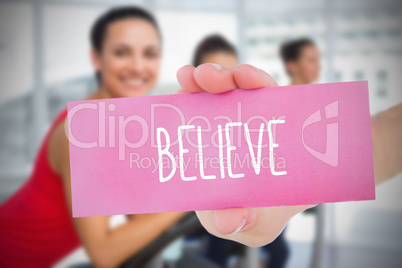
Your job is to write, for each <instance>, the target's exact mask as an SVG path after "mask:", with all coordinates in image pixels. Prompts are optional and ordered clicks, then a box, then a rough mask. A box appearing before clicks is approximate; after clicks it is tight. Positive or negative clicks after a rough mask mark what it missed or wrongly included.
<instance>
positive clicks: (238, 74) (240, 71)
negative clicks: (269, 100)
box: [233, 64, 278, 89]
mask: <svg viewBox="0 0 402 268" xmlns="http://www.w3.org/2000/svg"><path fill="white" fill-rule="evenodd" d="M233 76H234V80H235V81H236V84H237V85H238V86H239V88H242V89H252V88H260V87H269V86H277V85H278V84H277V83H276V81H275V80H274V79H273V78H272V77H271V76H270V75H269V74H267V73H266V72H264V71H263V70H260V69H258V68H256V67H254V66H252V65H248V64H241V65H239V66H237V68H236V70H235V71H234V73H233Z"/></svg>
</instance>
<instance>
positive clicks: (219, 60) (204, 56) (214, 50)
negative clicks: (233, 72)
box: [193, 34, 238, 69]
mask: <svg viewBox="0 0 402 268" xmlns="http://www.w3.org/2000/svg"><path fill="white" fill-rule="evenodd" d="M203 63H214V64H219V65H223V66H226V67H229V68H232V69H236V66H237V65H238V58H237V52H236V48H235V47H234V46H233V45H232V44H231V43H230V42H229V41H228V40H226V39H225V38H224V37H223V36H221V35H219V34H212V35H209V36H207V37H205V38H204V39H203V40H201V42H200V43H199V44H198V45H197V47H196V50H195V53H194V58H193V66H195V67H197V66H198V65H201V64H203Z"/></svg>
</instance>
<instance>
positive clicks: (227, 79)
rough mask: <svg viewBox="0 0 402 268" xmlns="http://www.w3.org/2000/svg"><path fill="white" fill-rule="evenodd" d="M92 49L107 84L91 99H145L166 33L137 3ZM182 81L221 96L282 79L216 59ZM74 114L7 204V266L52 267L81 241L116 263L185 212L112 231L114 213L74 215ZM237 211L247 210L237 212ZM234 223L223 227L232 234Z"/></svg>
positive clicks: (1, 232) (95, 255) (142, 218)
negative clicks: (70, 134)
mask: <svg viewBox="0 0 402 268" xmlns="http://www.w3.org/2000/svg"><path fill="white" fill-rule="evenodd" d="M91 46H92V52H91V58H92V63H93V66H94V68H95V70H96V72H97V77H98V79H99V82H100V83H99V90H98V91H97V92H96V93H94V94H93V95H92V96H90V97H89V98H90V99H102V98H114V97H133V96H143V95H146V94H148V93H149V92H150V91H151V89H152V88H153V87H154V85H155V83H156V81H157V78H158V75H159V66H160V62H161V57H162V54H161V35H160V31H159V28H158V25H157V23H156V21H155V19H154V18H153V17H152V15H150V14H149V13H147V12H146V11H144V10H142V9H139V8H135V7H125V8H117V9H112V10H110V11H108V12H107V13H105V14H104V15H103V16H101V17H100V18H99V19H98V20H97V21H96V23H95V24H94V26H93V28H92V31H91ZM250 77H251V78H252V79H250ZM178 80H179V82H180V83H181V86H182V90H181V91H180V92H194V91H204V90H207V91H209V92H211V93H220V92H224V91H228V90H231V89H234V88H239V87H240V88H246V89H247V88H257V87H262V86H268V85H273V84H275V82H274V81H273V79H272V78H271V77H270V76H269V75H268V74H266V73H263V72H260V71H258V70H257V69H256V68H254V67H251V66H247V65H243V66H239V67H238V68H237V69H236V71H233V70H232V69H229V68H226V67H223V66H219V65H211V64H203V65H201V66H199V67H198V68H197V69H195V68H194V67H192V66H185V67H183V68H182V69H180V70H179V72H178ZM66 114H67V112H66V110H64V111H62V112H61V113H60V114H59V116H58V117H57V118H56V120H55V122H54V123H53V125H52V127H51V129H50V130H49V132H48V133H47V135H46V137H45V139H44V141H43V143H42V146H41V148H40V150H39V152H38V155H37V158H36V161H35V165H34V169H33V173H32V174H31V176H30V178H29V180H28V181H27V182H26V184H25V185H24V186H23V187H22V188H21V189H20V190H19V191H17V193H15V194H14V195H13V196H12V197H11V198H10V199H9V200H7V201H6V202H5V203H4V204H3V205H2V206H1V207H0V237H1V239H0V252H1V254H0V267H49V266H51V265H53V264H55V263H57V262H58V261H60V260H61V259H62V258H63V257H65V256H66V255H67V254H68V253H70V252H71V251H73V250H74V249H76V248H77V247H78V246H79V245H80V244H82V245H83V246H84V248H85V250H86V252H87V253H88V255H89V257H90V258H91V260H92V263H93V264H94V265H95V266H97V267H115V266H117V265H119V264H120V263H122V262H124V261H125V260H126V259H128V258H129V257H130V256H132V255H133V254H135V253H136V252H138V251H139V250H141V249H142V248H143V247H144V246H146V245H147V244H148V243H150V242H151V241H153V240H154V239H155V238H156V237H158V236H159V235H160V234H162V233H163V232H164V231H165V230H167V229H168V228H169V227H170V226H172V225H173V224H174V223H175V222H177V220H178V219H180V218H181V217H182V215H183V213H182V212H174V213H163V214H143V215H131V216H129V217H128V218H129V221H128V222H127V223H125V224H122V225H120V226H118V227H117V228H115V229H110V228H109V221H108V217H85V218H74V219H72V218H71V194H70V190H71V189H70V166H69V149H68V145H69V143H68V140H67V138H66V135H65V129H64V119H65V118H66ZM240 211H243V210H240ZM232 212H233V211H232ZM232 212H230V211H229V214H228V215H232ZM201 214H202V213H201ZM234 216H235V217H237V216H239V215H238V214H237V213H236V212H235V214H234ZM200 217H201V218H202V215H201V216H200ZM202 222H203V223H204V224H205V220H202ZM233 222H234V223H236V222H237V221H231V224H232V223H233ZM231 224H229V225H228V226H227V228H226V229H225V228H224V229H222V227H218V228H221V229H222V230H221V229H219V230H221V231H222V232H227V231H230V230H231V229H232V226H231ZM243 227H244V226H243ZM236 229H237V227H236V228H235V229H234V230H236ZM243 229H244V228H243ZM234 230H233V231H234ZM239 230H240V228H239ZM210 231H211V230H210Z"/></svg>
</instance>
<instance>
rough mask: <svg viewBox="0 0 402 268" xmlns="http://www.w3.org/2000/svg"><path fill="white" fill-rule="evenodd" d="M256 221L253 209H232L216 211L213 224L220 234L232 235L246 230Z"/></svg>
mask: <svg viewBox="0 0 402 268" xmlns="http://www.w3.org/2000/svg"><path fill="white" fill-rule="evenodd" d="M254 220H255V213H254V211H253V209H244V208H232V209H223V210H216V211H215V213H214V217H213V224H214V226H215V228H216V230H217V231H218V232H219V233H221V234H223V235H230V234H235V233H238V232H242V231H244V230H246V229H247V228H248V227H249V226H251V225H252V224H253V223H254Z"/></svg>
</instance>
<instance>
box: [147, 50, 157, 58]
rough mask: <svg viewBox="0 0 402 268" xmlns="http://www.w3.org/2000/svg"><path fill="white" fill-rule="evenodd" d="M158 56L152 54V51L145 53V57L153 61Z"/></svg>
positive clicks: (154, 53)
mask: <svg viewBox="0 0 402 268" xmlns="http://www.w3.org/2000/svg"><path fill="white" fill-rule="evenodd" d="M157 56H158V53H156V52H154V51H146V52H145V57H147V58H150V59H153V58H156V57H157Z"/></svg>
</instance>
